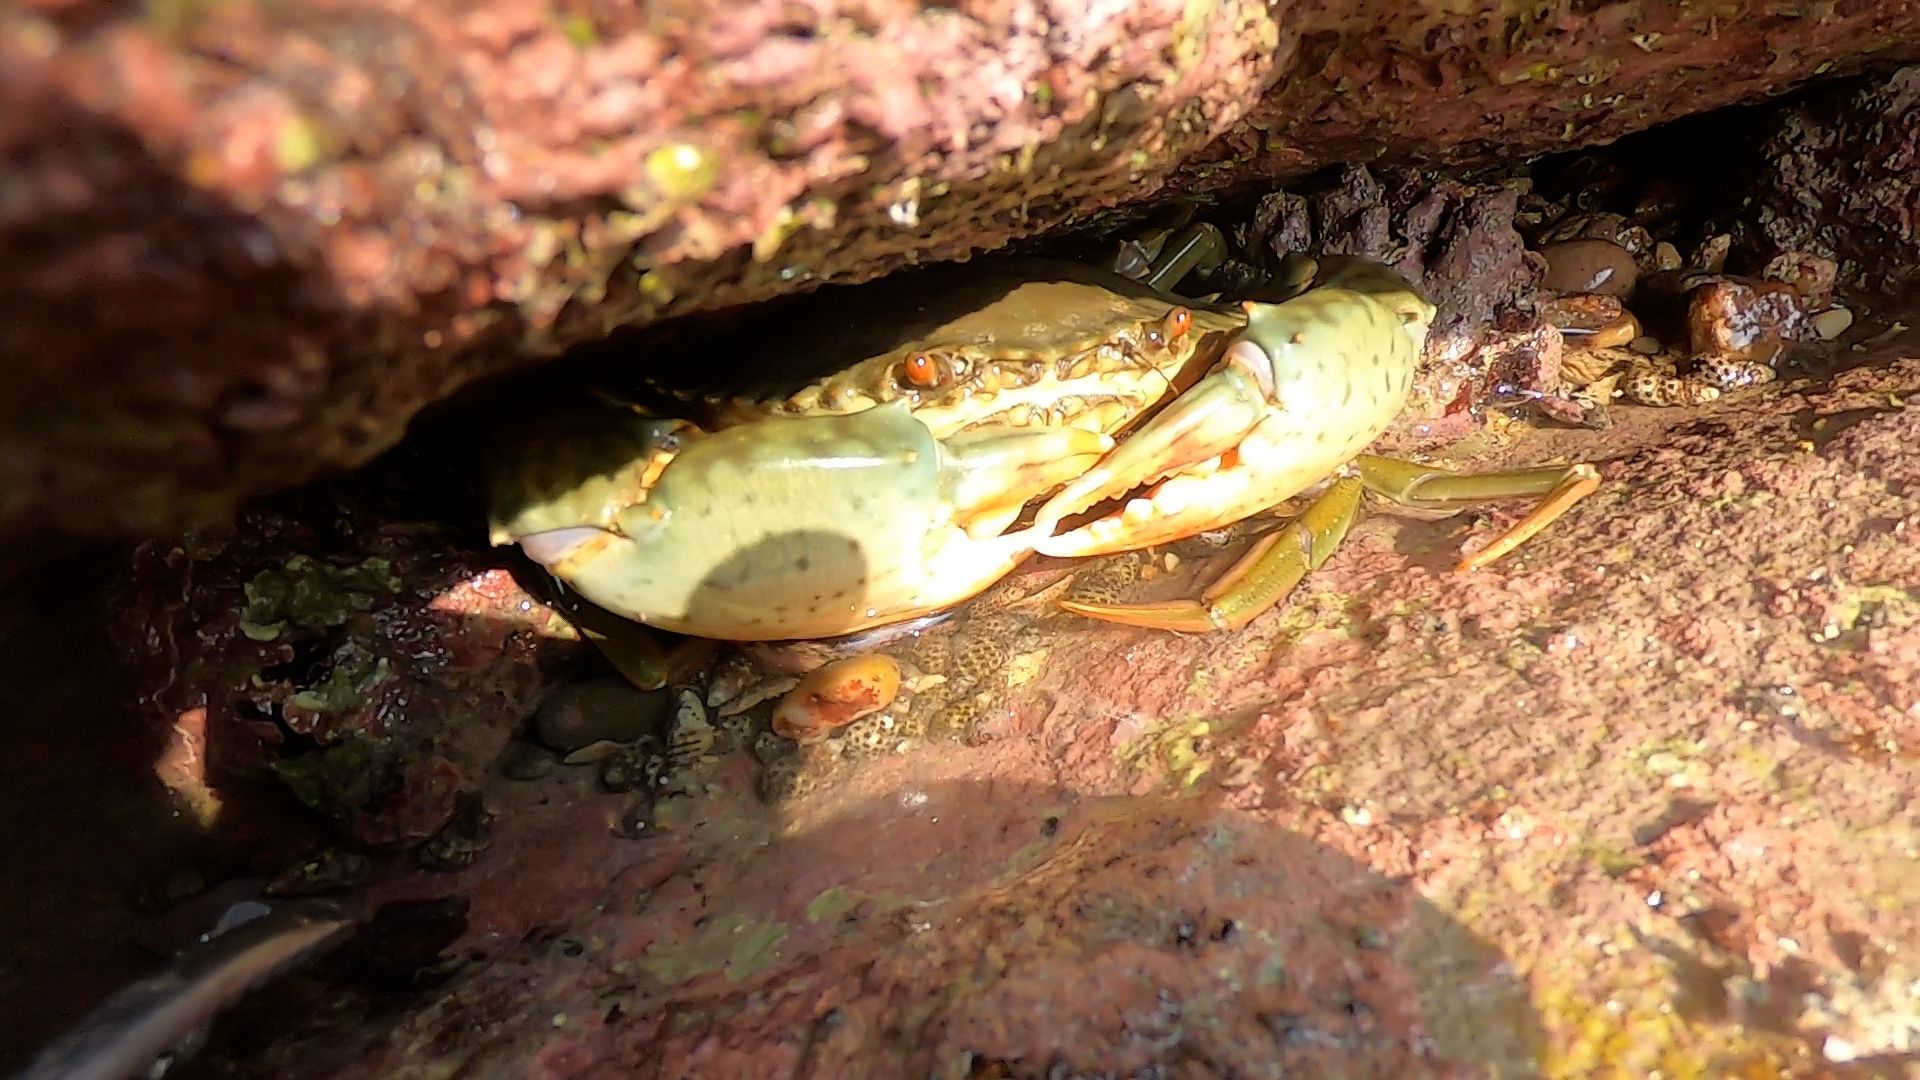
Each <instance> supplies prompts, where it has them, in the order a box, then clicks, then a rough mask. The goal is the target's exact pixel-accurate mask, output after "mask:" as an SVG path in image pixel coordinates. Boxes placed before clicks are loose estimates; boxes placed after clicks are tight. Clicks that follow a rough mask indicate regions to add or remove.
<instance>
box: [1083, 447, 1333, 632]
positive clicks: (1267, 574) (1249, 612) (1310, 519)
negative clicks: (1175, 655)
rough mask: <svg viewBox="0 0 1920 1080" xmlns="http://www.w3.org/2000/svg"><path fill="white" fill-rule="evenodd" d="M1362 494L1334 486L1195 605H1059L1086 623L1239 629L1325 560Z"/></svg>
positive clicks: (1188, 602) (1260, 542) (1259, 543)
mask: <svg viewBox="0 0 1920 1080" xmlns="http://www.w3.org/2000/svg"><path fill="white" fill-rule="evenodd" d="M1361 489H1362V485H1361V483H1360V481H1359V479H1358V478H1355V477H1346V478H1343V479H1340V480H1336V481H1334V483H1333V484H1332V486H1330V487H1328V488H1327V490H1326V491H1325V492H1323V493H1321V495H1320V497H1319V498H1317V499H1315V500H1314V501H1313V504H1312V505H1311V506H1309V507H1307V510H1306V512H1305V513H1303V514H1301V515H1300V516H1299V517H1297V518H1295V519H1294V520H1293V521H1292V522H1290V523H1288V524H1287V525H1286V526H1285V527H1284V528H1281V529H1278V530H1276V531H1274V532H1271V533H1268V534H1267V535H1266V536H1263V537H1261V538H1260V539H1259V540H1258V541H1256V542H1255V543H1254V545H1253V547H1251V548H1249V549H1248V550H1247V553H1246V554H1245V555H1242V556H1241V557H1240V559H1239V560H1238V561H1237V562H1235V563H1234V564H1233V566H1232V567H1230V568H1229V569H1228V570H1227V572H1226V573H1224V574H1222V575H1220V577H1219V578H1218V579H1217V580H1215V581H1214V583H1213V584H1212V585H1211V586H1209V587H1208V588H1207V591H1206V592H1205V593H1203V594H1202V596H1201V599H1199V600H1170V601H1166V602H1163V603H1158V604H1087V603H1078V602H1074V601H1062V602H1061V604H1060V606H1061V607H1063V608H1065V609H1066V610H1068V611H1071V612H1074V613H1076V614H1080V615H1085V616H1087V617H1088V618H1093V619H1100V620H1102V621H1104V622H1114V623H1121V624H1124V625H1126V626H1143V627H1147V628H1148V629H1153V630H1177V631H1184V632H1187V633H1204V632H1206V631H1209V630H1238V629H1239V628H1241V627H1243V626H1245V625H1247V624H1248V623H1250V622H1252V621H1253V620H1255V619H1257V618H1259V617H1260V616H1261V615H1262V614H1264V613H1266V612H1267V611H1268V610H1269V609H1270V608H1272V607H1273V606H1274V605H1275V604H1278V603H1279V602H1280V601H1282V600H1284V599H1286V597H1287V594H1288V593H1291V592H1292V591H1293V588H1294V586H1296V585H1298V584H1300V579H1301V578H1304V577H1306V576H1307V573H1308V572H1309V571H1312V570H1317V569H1319V568H1320V565H1321V564H1322V563H1324V562H1326V561H1327V557H1328V556H1329V555H1332V554H1333V550H1334V549H1335V548H1336V547H1338V546H1339V545H1340V541H1341V540H1342V539H1343V538H1345V537H1346V535H1347V530H1348V529H1349V528H1351V527H1352V526H1353V520H1354V518H1355V517H1356V516H1357V515H1358V514H1359V511H1360V492H1361Z"/></svg>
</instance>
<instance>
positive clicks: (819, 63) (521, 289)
mask: <svg viewBox="0 0 1920 1080" xmlns="http://www.w3.org/2000/svg"><path fill="white" fill-rule="evenodd" d="M644 10H645V11H647V12H651V11H652V9H644ZM642 11H643V9H641V8H635V7H632V6H629V5H607V6H596V5H585V6H576V7H569V8H567V9H566V12H565V13H564V14H561V13H556V12H555V11H551V10H549V9H548V8H547V7H543V6H540V5H532V6H528V5H525V4H520V3H516V2H513V0H480V2H478V3H476V4H470V5H458V6H457V7H453V8H450V7H444V6H434V5H404V4H383V3H378V2H376V0H356V2H352V3H348V4H347V5H345V6H344V7H342V6H336V5H321V4H313V3H311V2H304V0H302V2H290V3H274V4H268V3H265V2H263V0H236V2H232V3H221V4H210V5H209V4H197V5H186V6H184V7H182V6H178V5H171V6H170V5H161V6H158V7H153V6H147V5H124V4H114V3H109V2H108V0H74V2H69V3H64V4H58V5H45V4H41V5H12V6H9V7H7V8H6V9H5V10H4V11H0V70H5V71H6V72H7V79H6V80H5V82H4V84H0V147H5V150H4V153H5V155H6V160H5V164H4V169H5V173H6V175H7V176H8V178H9V185H8V188H7V195H6V199H5V200H4V203H0V249H4V250H5V251H6V252H7V258H6V259H4V260H0V298H4V299H0V326H4V327H5V328H6V330H5V333H6V338H5V342H6V344H5V351H6V355H7V357H8V358H9V361H10V364H11V366H10V368H9V372H8V378H7V380H6V381H5V384H4V386H3V387H0V535H4V534H26V533H31V532H47V531H60V532H72V533H79V534H83V535H91V536H116V537H124V536H150V535H154V534H158V533H161V532H167V531H171V530H175V529H178V528H182V527H187V526H195V525H202V524H207V523H213V522H221V521H224V520H226V519H228V518H229V517H230V516H231V515H232V513H233V512H234V509H235V506H236V505H237V503H238V501H239V500H240V499H241V497H243V496H246V495H251V494H256V493H260V492H263V491H268V490H274V489H281V488H285V487H291V486H295V485H298V484H301V483H304V482H307V481H308V480H310V479H312V478H313V477H315V476H316V475H319V474H320V473H321V472H322V471H324V470H334V469H340V468H344V467H351V466H356V465H361V464H364V463H365V462H367V461H369V460H371V459H372V458H373V457H374V456H375V455H376V454H378V453H379V452H380V451H381V450H383V449H385V448H387V447H388V446H390V445H392V444H393V443H394V442H395V441H396V440H397V439H398V438H399V436H400V434H401V433H402V431H403V430H404V429H405V427H406V425H407V424H408V422H409V420H410V419H411V418H412V417H413V416H414V415H415V414H416V413H417V412H418V411H419V410H420V409H422V408H423V407H424V406H426V405H428V404H430V403H432V402H434V401H437V400H438V399H440V398H443V397H445V396H446V395H448V394H450V393H452V392H453V391H454V390H456V389H458V388H460V387H461V386H463V385H464V384H467V383H469V382H472V381H474V380H475V379H477V378H479V377H480V376H482V375H489V374H494V373H497V372H500V371H503V370H507V369H511V368H515V367H526V366H529V365H532V364H535V363H537V362H541V361H544V360H546V359H548V358H550V357H552V356H554V355H556V354H558V353H559V352H561V351H562V350H564V349H565V348H567V347H569V346H572V345H577V344H581V343H584V342H590V341H596V340H600V339H602V338H604V337H605V336H606V335H607V334H608V333H609V332H610V331H612V330H614V329H616V328H621V327H644V326H648V325H652V324H655V323H659V322H660V321H661V320H664V319H668V318H671V317H674V316H677V315H684V314H688V313H692V312H699V311H713V310H718V309H721V308H725V307H728V306H730V305H735V304H740V303H746V302H751V301H756V300H762V299H767V298H770V297H772V296H775V295H779V294H783V293H788V292H793V291H796V290H801V289H808V288H812V287H814V286H815V285H817V284H819V283H821V282H823V281H855V280H864V279H868V278H871V277H874V276H877V275H880V274H883V273H886V272H888V271H891V270H894V269H898V268H900V267H903V266H907V265H911V264H915V263H924V262H930V261H938V260H945V259H952V258H957V257H961V256H965V255H968V254H970V253H972V252H974V251H977V250H981V249H989V248H995V247H999V246H1001V245H1003V244H1005V243H1006V242H1008V241H1010V240H1015V239H1020V238H1025V237H1031V236H1036V235H1039V234H1042V233H1045V232H1047V231H1049V230H1051V229H1054V228H1057V227H1059V226H1062V225H1064V224H1067V223H1070V222H1078V221H1082V220H1085V219H1087V218H1088V217H1089V216H1090V215H1093V214H1096V213H1097V212H1098V211H1100V210H1103V209H1105V208H1107V207H1112V206H1118V205H1121V204H1124V203H1128V202H1138V201H1142V200H1149V199H1154V198H1158V197H1163V196H1165V195H1168V194H1177V195H1183V196H1184V195H1189V194H1207V193H1210V192H1214V191H1220V190H1224V189H1226V188H1228V187H1231V186H1243V185H1245V184H1246V183H1248V182H1259V183H1263V184H1267V185H1272V184H1274V183H1276V182H1282V181H1286V180H1291V179H1295V178H1299V177H1302V176H1305V175H1308V174H1310V173H1312V172H1313V171H1315V170H1316V169H1318V168H1320V167H1323V166H1327V165H1330V164H1336V163H1340V162H1351V161H1362V160H1374V159H1377V158H1380V157H1384V156H1387V155H1394V156H1399V157H1407V156H1412V155H1418V156H1421V157H1424V158H1426V159H1428V160H1433V161H1462V162H1463V161H1470V160H1480V161H1485V160H1500V161H1506V160H1513V159H1515V158H1519V157H1524V156H1526V155H1529V154H1534V153H1539V152H1544V151H1548V150H1562V149H1566V148H1568V147H1569V145H1570V144H1573V143H1580V142H1584V143H1589V144H1599V143H1605V142H1607V141H1609V140H1612V139H1616V138H1618V137H1619V136H1621V135H1623V134H1626V133H1628V132H1631V131H1634V130H1637V129H1641V128H1645V127H1648V126H1650V125H1653V124H1656V123H1659V122H1661V121H1663V120H1667V119H1671V118H1674V117H1678V116H1682V115H1686V114H1690V113H1694V112H1698V111H1701V110H1704V109H1708V108H1713V107H1716V106H1721V105H1727V104H1732V103H1734V102H1737V101H1742V100H1745V99H1749V98H1753V97H1755V96H1758V95H1762V94H1768V93H1775V92H1778V91H1781V90H1784V89H1786V88H1789V87H1791V86H1793V85H1795V84H1797V83H1799V82H1800V81H1802V80H1804V79H1806V78H1808V77H1810V76H1812V75H1813V74H1815V73H1816V72H1828V71H1833V72H1840V73H1844V72H1846V71H1848V70H1851V69H1854V68H1856V67H1857V66H1858V65H1859V64H1861V63H1862V62H1864V61H1866V60H1867V59H1868V58H1872V57H1878V56H1880V55H1883V54H1884V50H1885V48H1886V44H1887V43H1888V42H1891V41H1899V40H1902V39H1903V38H1907V37H1911V36H1912V35H1913V34H1914V33H1915V32H1916V31H1920V9H1915V8H1914V7H1913V6H1912V5H1909V4H1905V3H1902V2H1900V0H1866V2H1863V3H1860V4H1856V5H1851V6H1848V7H1846V8H1845V9H1844V10H1837V9H1832V8H1827V9H1819V10H1812V9H1810V10H1809V12H1808V14H1806V15H1804V16H1798V17H1795V16H1785V15H1782V16H1776V17H1772V18H1767V19H1760V18H1754V19H1730V18H1727V17H1725V16H1724V15H1723V14H1721V13H1720V12H1718V11H1716V10H1714V9H1713V8H1711V6H1705V5H1673V4H1665V3H1649V2H1645V0H1630V2H1626V3H1614V4H1600V5H1584V6H1583V5H1575V6H1572V7H1565V6H1562V7H1555V8H1542V9H1539V10H1538V11H1534V10H1532V9H1529V10H1527V11H1524V12H1519V13H1517V14H1512V15H1510V16H1499V17H1495V16H1490V15H1489V14H1487V12H1485V11H1483V10H1481V9H1480V8H1478V7H1473V6H1468V7H1461V6H1459V5H1456V4H1444V3H1439V2H1437V0H1424V2H1423V3H1422V4H1420V5H1418V6H1416V8H1414V9H1412V11H1411V12H1410V11H1409V9H1408V8H1407V7H1406V5H1405V4H1402V3H1398V2H1388V0H1291V2H1289V3H1284V4H1273V3H1268V2H1266V0H1224V2H1221V3H1217V4H1200V5H1181V4H1152V5H1135V6H1131V7H1128V8H1126V9H1125V11H1124V13H1122V14H1115V13H1114V12H1113V11H1110V10H1109V9H1107V8H1104V7H1099V6H1094V7H1086V6H1081V7H1074V6H1071V5H1069V6H1066V7H1060V6H1058V5H1050V4H1043V3H1039V2H1038V0H1013V2H1010V3H1005V4H987V5H969V6H963V7H962V8H958V9H956V8H954V7H952V6H949V5H937V4H936V5H913V4H904V5H890V6H889V5H882V6H879V7H875V6H873V5H868V4H860V3H852V2H849V0H824V2H823V3H821V4H819V5H815V6H813V7H807V8H805V9H804V11H805V13H804V14H801V13H800V12H801V11H802V9H800V8H791V7H790V6H788V5H782V4H778V3H765V2H759V3H752V4H749V5H748V6H747V7H745V8H741V9H735V8H732V7H712V6H709V7H700V6H690V7H677V8H674V9H673V10H672V11H671V12H670V13H651V14H646V15H644V17H643V14H642ZM1502 19H1504V22H1503V21H1501V20H1502ZM1408 27H1417V29H1413V30H1409V29H1407V28H1408ZM1656 42H1657V44H1652V43H1656ZM693 72H698V73H699V75H698V77H697V78H696V77H695V76H694V75H693V74H692V73H693ZM1544 73H1564V75H1565V77H1558V76H1557V75H1556V76H1555V77H1547V75H1545V74H1544ZM1901 92H1903V91H1895V92H1894V94H1893V97H1897V96H1898V94H1899V93H1901ZM1893 97H1884V96H1883V97H1882V98H1881V99H1874V100H1870V101H1868V102H1867V103H1866V104H1867V105H1868V106H1870V108H1868V109H1867V110H1866V112H1876V111H1877V113H1880V114H1885V115H1887V116H1895V115H1896V113H1894V112H1893V111H1891V110H1890V109H1889V106H1890V105H1892V104H1894V103H1895V102H1894V100H1893ZM1866 112H1863V113H1862V114H1861V115H1862V116H1863V119H1862V120H1861V121H1860V122H1859V124H1858V125H1853V124H1846V125H1843V126H1842V127H1841V128H1838V129H1835V130H1833V131H1830V132H1828V133H1827V134H1824V135H1821V136H1819V138H1818V140H1817V141H1808V140H1801V141H1800V142H1798V143H1794V144H1792V145H1790V146H1788V147H1787V149H1789V150H1790V151H1791V152H1790V153H1789V155H1788V157H1789V158H1790V161H1788V162H1783V164H1782V165H1781V167H1780V170H1781V171H1779V172H1778V175H1780V176H1782V177H1783V178H1788V179H1791V176H1790V175H1789V173H1788V172H1787V171H1785V170H1797V172H1795V173H1793V174H1792V175H1796V176H1797V175H1800V174H1802V173H1807V174H1808V175H1810V172H1809V171H1810V170H1819V171H1821V172H1822V176H1823V177H1826V179H1822V180H1821V181H1820V183H1819V184H1817V185H1816V187H1817V190H1818V191H1819V192H1825V193H1827V195H1826V196H1825V197H1826V198H1827V199H1828V200H1829V201H1830V202H1831V201H1834V200H1840V199H1846V198H1850V196H1847V195H1846V194H1845V193H1846V192H1849V191H1852V190H1856V189H1858V190H1860V191H1862V192H1863V193H1864V194H1862V195H1860V196H1859V197H1858V198H1855V199H1853V201H1852V202H1851V203H1850V204H1849V205H1847V206H1845V207H1838V206H1836V208H1841V209H1846V210H1848V211H1850V212H1851V213H1852V214H1853V216H1851V217H1850V218H1848V220H1850V221H1855V222H1859V223H1860V225H1861V227H1863V228H1867V229H1870V230H1872V229H1880V230H1889V231H1887V232H1886V233H1885V235H1886V236H1887V237H1888V238H1889V239H1898V238H1899V234H1898V230H1899V228H1900V226H1898V225H1897V224H1891V223H1893V222H1896V221H1897V220H1898V219H1897V218H1891V217H1889V218H1886V219H1885V223H1882V222H1881V221H1880V219H1879V215H1881V214H1882V213H1884V212H1888V211H1892V210H1895V209H1897V208H1898V206H1899V205H1901V204H1900V202H1899V196H1898V194H1897V192H1896V191H1895V190H1893V189H1892V188H1890V187H1884V186H1882V187H1880V189H1879V190H1876V185H1874V184H1871V183H1868V184H1864V185H1862V184H1857V183H1855V182H1854V181H1853V180H1851V179H1849V180H1848V181H1847V182H1846V183H1842V184H1836V183H1834V182H1832V181H1833V180H1834V179H1838V178H1839V177H1840V176H1841V175H1842V173H1841V170H1843V169H1844V168H1845V167H1844V166H1843V165H1841V164H1840V163H1839V162H1840V159H1844V158H1845V157H1846V156H1847V155H1837V154H1834V153H1832V152H1831V146H1832V141H1831V138H1832V136H1835V135H1838V136H1840V137H1844V138H1847V139H1851V140H1856V141H1857V140H1859V139H1860V138H1862V137H1863V133H1864V132H1865V131H1866V130H1867V127H1866V125H1867V124H1868V123H1869V122H1870V121H1869V120H1867V119H1865V118H1864V117H1865V116H1866ZM1826 115H1830V114H1826ZM1489 118H1492V119H1491V120H1490V119H1489ZM1905 123H1906V125H1907V126H1905V127H1900V126H1899V122H1896V127H1895V129H1894V130H1895V131H1896V133H1897V132H1902V131H1904V132H1909V133H1910V132H1911V131H1912V126H1911V122H1910V121H1907V122H1905ZM1816 127H1817V124H1816ZM1822 130H1825V129H1822ZM1908 138H1909V136H1907V135H1899V134H1896V137H1894V138H1890V139H1888V140H1884V143H1883V145H1884V150H1885V154H1884V156H1883V157H1881V158H1880V159H1878V160H1880V161H1883V162H1888V163H1891V162H1895V161H1899V160H1904V159H1903V158H1901V157H1899V156H1898V155H1900V154H1902V153H1905V151H1904V150H1903V149H1901V147H1902V146H1904V141H1903V140H1906V139H1908ZM1862 179H1868V180H1871V179H1872V177H1871V176H1866V177H1862ZM1786 190H1788V189H1787V188H1782V191H1783V192H1784V191H1786ZM1908 227H1910V225H1909V226H1908ZM1905 240H1906V243H1907V247H1908V248H1911V246H1912V243H1911V241H1912V237H1911V236H1907V237H1906V238H1905ZM1791 246H1795V247H1801V246H1805V245H1801V244H1797V243H1796V244H1794V245H1791ZM1430 265H1431V264H1430ZM1442 276H1443V277H1448V278H1455V277H1460V276H1462V275H1460V274H1457V273H1454V272H1451V271H1449V272H1448V273H1446V274H1443V275H1442Z"/></svg>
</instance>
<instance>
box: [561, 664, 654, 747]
mask: <svg viewBox="0 0 1920 1080" xmlns="http://www.w3.org/2000/svg"><path fill="white" fill-rule="evenodd" d="M672 706H673V694H672V693H671V692H670V691H666V690H638V689H635V688H634V686H633V684H632V683H629V682H627V681H626V680H625V679H617V678H603V679H594V680H593V681H591V682H584V683H575V684H572V685H569V686H562V687H560V688H559V689H558V690H555V691H554V693H553V695H552V696H551V697H549V698H548V699H547V700H546V701H545V702H544V703H542V704H541V706H540V711H539V712H537V713H535V714H534V717H533V731H534V734H535V735H536V736H537V737H538V738H539V740H540V741H541V742H542V743H544V744H546V745H547V746H550V747H552V748H553V749H555V750H558V751H561V752H562V753H572V752H573V751H575V750H579V749H581V748H582V747H587V746H591V745H593V744H594V743H597V742H614V743H624V742H632V741H633V740H635V739H638V738H640V737H641V736H643V735H647V734H651V733H657V732H658V731H659V729H660V726H661V724H662V723H663V722H664V720H665V719H666V715H667V710H668V709H670V708H672Z"/></svg>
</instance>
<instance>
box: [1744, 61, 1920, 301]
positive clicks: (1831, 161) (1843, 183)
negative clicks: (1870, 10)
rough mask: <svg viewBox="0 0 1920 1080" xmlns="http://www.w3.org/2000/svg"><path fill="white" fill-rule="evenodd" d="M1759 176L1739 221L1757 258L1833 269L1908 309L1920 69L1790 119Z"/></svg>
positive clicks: (1918, 192) (1758, 163)
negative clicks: (1816, 260) (1795, 256)
mask: <svg viewBox="0 0 1920 1080" xmlns="http://www.w3.org/2000/svg"><path fill="white" fill-rule="evenodd" d="M1753 170H1754V176H1755V177H1756V183H1755V185H1754V189H1753V196H1754V197H1753V202H1752V204H1751V205H1750V206H1749V207H1748V208H1747V209H1745V210H1743V211H1742V217H1743V218H1745V222H1746V223H1747V224H1749V225H1752V226H1754V227H1755V228H1757V230H1758V232H1759V237H1757V238H1755V239H1756V240H1757V241H1759V242H1758V243H1755V244H1754V245H1753V246H1754V247H1757V248H1759V249H1760V251H1761V253H1763V254H1764V253H1765V252H1766V251H1767V250H1769V249H1775V248H1777V249H1782V250H1788V251H1813V252H1817V253H1819V254H1821V255H1825V256H1827V257H1829V258H1832V259H1836V260H1837V261H1838V262H1839V264H1840V276H1841V280H1842V282H1843V283H1844V284H1846V285H1847V286H1849V287H1850V288H1851V289H1853V290H1856V291H1857V292H1859V293H1862V294H1865V295H1866V296H1869V297H1875V298H1880V299H1884V300H1892V301H1896V302H1899V301H1904V300H1906V299H1907V298H1909V297H1911V296H1912V295H1913V291H1914V289H1915V287H1916V286H1920V264H1916V262H1915V259H1914V252H1915V251H1920V67H1907V68H1902V69H1901V70H1899V71H1897V72H1895V73H1894V74H1893V75H1891V76H1889V77H1888V78H1886V79H1883V80H1878V81H1874V82H1870V83H1867V84H1865V85H1860V86H1850V87H1847V88H1844V89H1835V90H1832V91H1827V92H1822V93H1816V94H1812V95H1809V96H1808V97H1807V99H1806V100H1803V101H1801V102H1798V103H1796V104H1795V105H1794V106H1793V107H1792V108H1789V109H1786V110H1784V111H1783V112H1782V113H1781V114H1780V117H1779V119H1778V121H1777V122H1776V123H1775V124H1774V126H1773V130H1772V133H1771V135H1770V137H1768V138H1767V139H1766V141H1765V142H1764V143H1762V144H1761V146H1760V147H1759V150H1758V153H1757V154H1756V155H1755V160H1754V162H1753Z"/></svg>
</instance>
